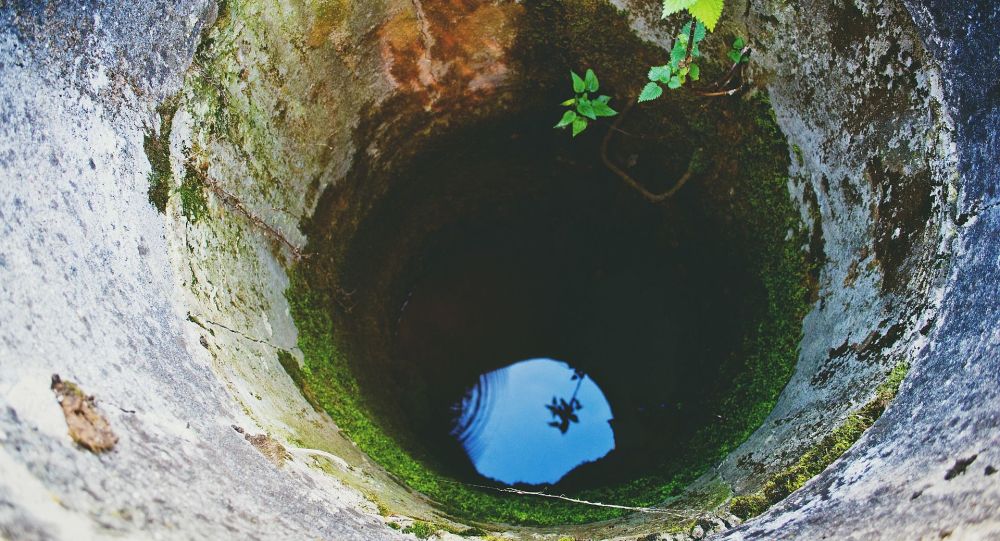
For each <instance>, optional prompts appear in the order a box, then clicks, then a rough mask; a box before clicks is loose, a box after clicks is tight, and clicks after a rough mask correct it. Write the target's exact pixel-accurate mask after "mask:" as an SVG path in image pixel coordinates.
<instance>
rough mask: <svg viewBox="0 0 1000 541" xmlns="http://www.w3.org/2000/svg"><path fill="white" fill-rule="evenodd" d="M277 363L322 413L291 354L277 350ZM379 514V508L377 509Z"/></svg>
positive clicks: (310, 403)
mask: <svg viewBox="0 0 1000 541" xmlns="http://www.w3.org/2000/svg"><path fill="white" fill-rule="evenodd" d="M278 362H279V363H281V367H282V368H284V369H285V373H287V374H288V376H289V377H290V378H292V382H294V383H295V385H296V386H297V387H298V388H299V389H300V390H301V391H302V396H303V397H304V398H305V399H306V401H307V402H309V405H310V406H312V407H313V409H314V410H316V411H318V412H320V411H323V406H321V405H320V403H319V400H318V399H317V398H316V394H315V393H313V390H312V385H310V384H309V381H308V380H306V375H305V373H304V372H303V371H302V369H301V368H300V367H299V362H298V361H297V360H296V359H295V357H293V356H292V354H291V353H289V352H287V351H285V350H283V349H279V350H278ZM379 512H380V513H381V508H380V509H379Z"/></svg>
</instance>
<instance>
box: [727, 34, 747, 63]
mask: <svg viewBox="0 0 1000 541" xmlns="http://www.w3.org/2000/svg"><path fill="white" fill-rule="evenodd" d="M746 46H747V44H746V41H744V40H743V38H736V39H735V40H733V46H732V47H731V48H730V49H729V53H728V54H727V55H726V56H728V57H729V59H730V60H732V61H733V63H735V64H739V63H740V62H742V63H747V62H749V61H750V57H749V56H747V50H746Z"/></svg>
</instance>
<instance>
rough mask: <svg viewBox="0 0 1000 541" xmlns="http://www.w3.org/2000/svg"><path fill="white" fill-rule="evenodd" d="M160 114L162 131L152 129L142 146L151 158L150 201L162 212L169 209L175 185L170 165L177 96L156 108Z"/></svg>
mask: <svg viewBox="0 0 1000 541" xmlns="http://www.w3.org/2000/svg"><path fill="white" fill-rule="evenodd" d="M156 112H157V114H158V115H159V116H160V132H159V133H157V134H154V133H152V131H150V132H147V133H146V134H145V135H144V136H143V140H142V148H143V150H145V151H146V158H147V159H148V160H149V165H150V168H151V170H150V172H149V176H148V177H147V178H148V180H149V189H148V190H147V193H148V196H149V202H150V203H152V204H153V206H154V207H156V210H159V211H160V212H161V213H163V212H166V210H167V200H169V199H170V190H171V189H172V187H173V180H174V174H173V170H172V168H171V165H170V133H171V131H172V128H173V122H174V114H175V113H176V112H177V98H176V97H174V98H170V99H167V100H166V101H164V102H163V103H161V104H160V106H159V107H157V108H156Z"/></svg>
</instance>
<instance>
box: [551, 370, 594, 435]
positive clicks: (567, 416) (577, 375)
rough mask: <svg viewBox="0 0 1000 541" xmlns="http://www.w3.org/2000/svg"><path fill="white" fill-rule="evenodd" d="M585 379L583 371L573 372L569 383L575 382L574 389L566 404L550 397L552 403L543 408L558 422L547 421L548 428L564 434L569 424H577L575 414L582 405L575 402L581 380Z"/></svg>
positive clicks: (577, 401)
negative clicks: (556, 429) (553, 428)
mask: <svg viewBox="0 0 1000 541" xmlns="http://www.w3.org/2000/svg"><path fill="white" fill-rule="evenodd" d="M585 377H587V374H584V373H583V371H581V370H579V369H575V370H573V377H572V378H570V381H576V389H574V390H573V396H572V397H570V399H569V401H568V402H567V401H566V399H565V398H556V397H555V396H553V397H552V403H551V404H546V405H545V407H546V408H547V409H548V410H549V413H551V414H552V417H553V418H556V419H558V421H549V426H551V427H555V428H558V429H559V432H560V433H561V434H565V433H566V432H568V431H569V425H570V423H579V422H580V418H579V417H578V416H577V415H576V412H578V411H580V410H582V409H583V404H581V403H580V401H579V400H577V398H576V395H577V393H579V392H580V385H583V378H585Z"/></svg>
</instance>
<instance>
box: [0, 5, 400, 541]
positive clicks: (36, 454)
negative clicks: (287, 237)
mask: <svg viewBox="0 0 1000 541" xmlns="http://www.w3.org/2000/svg"><path fill="white" fill-rule="evenodd" d="M213 16H214V9H213V8H211V7H210V4H209V3H207V2H200V1H198V2H178V3H173V4H172V5H171V6H169V7H167V8H166V10H165V11H164V6H163V5H157V4H156V3H153V2H135V3H126V4H122V3H118V2H114V3H107V4H105V3H99V2H86V3H74V4H73V5H72V6H70V5H69V4H66V5H59V6H56V5H53V4H50V5H48V6H42V5H40V4H37V3H32V2H26V3H24V4H21V3H10V2H5V3H3V4H0V88H2V91H0V366H2V369H0V472H2V473H0V537H3V538H9V539H18V540H22V539H23V540H29V539H70V538H77V539H79V538H84V539H88V538H95V537H123V538H137V539H150V538H173V539H177V538H184V539H220V538H244V539H247V538H282V539H286V538H299V539H307V538H325V539H358V540H368V539H391V538H396V537H399V534H398V533H396V532H393V531H392V530H390V529H388V528H386V527H385V526H384V525H383V524H382V521H381V520H378V519H377V518H374V517H375V513H374V506H373V505H372V504H370V503H368V502H367V501H365V500H364V499H363V498H361V497H360V496H359V495H358V494H357V493H356V492H354V491H350V490H346V489H344V488H343V486H342V485H341V484H340V483H339V482H338V481H336V480H335V479H334V478H332V477H329V476H326V475H321V474H317V471H316V470H313V469H311V468H308V467H306V465H305V463H303V462H290V463H289V464H286V466H285V467H284V468H283V469H282V470H278V469H277V468H276V467H275V466H274V465H273V464H272V463H271V462H269V461H268V460H267V459H266V458H265V457H264V456H263V455H261V454H260V453H259V452H258V451H257V450H256V449H255V448H254V447H253V446H252V445H251V444H250V443H249V442H247V441H246V440H244V438H243V437H242V436H240V435H239V434H238V433H236V432H235V431H234V430H233V429H232V428H231V427H230V425H232V424H240V425H244V426H252V425H253V421H252V420H250V419H248V418H247V417H246V416H245V414H244V413H243V411H242V409H241V408H239V407H238V405H237V402H235V401H234V400H232V398H231V397H230V396H229V395H228V393H227V391H226V388H225V386H224V385H223V383H222V382H221V381H220V379H219V378H218V377H217V375H216V374H215V373H213V371H212V367H211V365H210V362H209V360H208V359H207V354H206V353H205V350H204V348H203V347H202V346H201V345H200V344H199V340H198V338H199V335H198V333H197V332H196V331H195V330H194V329H193V328H192V325H190V324H188V323H186V322H185V319H186V309H185V307H183V306H182V305H181V304H179V302H178V301H179V297H178V295H177V292H176V288H175V280H174V276H173V273H172V272H171V267H170V264H169V259H168V257H167V254H168V246H167V243H166V237H165V230H166V228H165V224H164V221H163V218H162V217H161V216H160V215H159V214H158V213H157V211H156V209H155V208H153V206H151V205H150V204H149V202H148V200H147V198H146V173H147V172H148V170H149V164H148V162H147V161H146V157H145V156H144V155H143V151H142V136H143V131H144V127H145V126H146V125H148V124H150V123H152V120H153V118H154V116H153V107H154V106H155V105H156V103H157V102H158V101H159V100H160V99H161V98H162V97H164V96H166V95H169V94H171V93H173V92H174V91H176V89H177V88H178V87H179V84H180V76H181V74H182V73H183V72H184V71H185V68H186V66H187V63H188V62H190V59H191V56H192V54H193V52H194V46H195V44H196V43H197V42H198V38H199V33H200V32H201V30H202V28H203V27H204V26H205V24H206V22H207V21H209V20H210V19H211V18H212V17H213ZM53 373H58V374H61V375H62V376H63V377H64V378H66V379H69V380H72V381H74V382H77V383H79V384H80V385H81V387H82V388H84V389H86V391H87V392H88V393H89V394H93V395H94V396H95V397H96V401H97V404H98V406H99V407H100V408H101V409H102V411H103V412H105V413H106V414H107V417H108V421H109V422H110V424H111V427H112V429H113V430H114V431H115V433H116V434H117V435H118V437H119V442H118V444H117V445H116V447H115V448H114V450H112V451H110V452H107V453H104V454H102V455H100V456H97V455H94V454H92V453H89V452H86V451H82V450H81V449H80V448H79V447H77V446H76V444H74V443H73V440H72V439H70V437H69V435H68V433H67V427H66V422H65V420H64V417H63V414H62V412H61V410H60V408H59V404H58V402H57V401H56V399H55V397H54V396H53V394H52V392H51V391H49V390H48V387H49V385H50V378H51V375H52V374H53ZM364 509H370V511H368V512H364V511H363V510H364Z"/></svg>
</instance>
